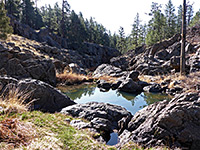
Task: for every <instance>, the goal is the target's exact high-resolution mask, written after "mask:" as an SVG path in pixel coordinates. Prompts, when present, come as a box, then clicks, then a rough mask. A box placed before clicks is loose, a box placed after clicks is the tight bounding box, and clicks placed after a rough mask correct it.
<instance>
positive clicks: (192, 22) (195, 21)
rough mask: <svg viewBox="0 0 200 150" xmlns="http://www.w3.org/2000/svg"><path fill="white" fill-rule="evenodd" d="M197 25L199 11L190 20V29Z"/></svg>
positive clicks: (199, 16)
mask: <svg viewBox="0 0 200 150" xmlns="http://www.w3.org/2000/svg"><path fill="white" fill-rule="evenodd" d="M197 23H200V9H199V11H198V12H196V14H195V16H194V17H193V19H192V20H191V22H190V27H192V26H194V25H196V24H197Z"/></svg>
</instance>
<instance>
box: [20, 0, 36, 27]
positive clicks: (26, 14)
mask: <svg viewBox="0 0 200 150" xmlns="http://www.w3.org/2000/svg"><path fill="white" fill-rule="evenodd" d="M33 4H34V3H33V2H31V1H30V0H23V2H22V22H23V23H25V24H27V25H29V26H30V27H32V28H33V27H34V25H35V11H34V7H33Z"/></svg>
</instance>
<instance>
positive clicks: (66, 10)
mask: <svg viewBox="0 0 200 150" xmlns="http://www.w3.org/2000/svg"><path fill="white" fill-rule="evenodd" d="M69 12H70V5H69V3H68V2H67V0H63V1H62V19H61V22H60V27H59V33H60V35H61V36H62V37H64V38H65V37H66V33H67V27H68V24H69V19H68V16H69Z"/></svg>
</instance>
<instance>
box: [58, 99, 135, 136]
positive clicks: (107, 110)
mask: <svg viewBox="0 0 200 150" xmlns="http://www.w3.org/2000/svg"><path fill="white" fill-rule="evenodd" d="M61 113H64V114H67V115H72V116H73V117H78V118H85V119H87V120H89V121H90V122H91V125H92V128H95V129H96V130H98V131H105V132H107V133H110V132H112V130H113V129H119V128H121V126H118V121H120V120H121V119H122V118H124V117H126V118H127V119H130V118H131V116H132V115H131V113H130V112H128V111H127V110H126V109H125V108H123V107H121V106H117V105H111V104H107V103H98V102H89V103H86V104H76V105H72V106H69V107H66V108H63V109H62V110H61Z"/></svg>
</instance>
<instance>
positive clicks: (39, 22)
mask: <svg viewBox="0 0 200 150" xmlns="http://www.w3.org/2000/svg"><path fill="white" fill-rule="evenodd" d="M43 25H44V22H43V19H42V15H41V12H40V10H39V9H38V8H37V7H36V8H35V23H34V28H35V29H36V30H39V29H40V28H41V27H42V26H43Z"/></svg>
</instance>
